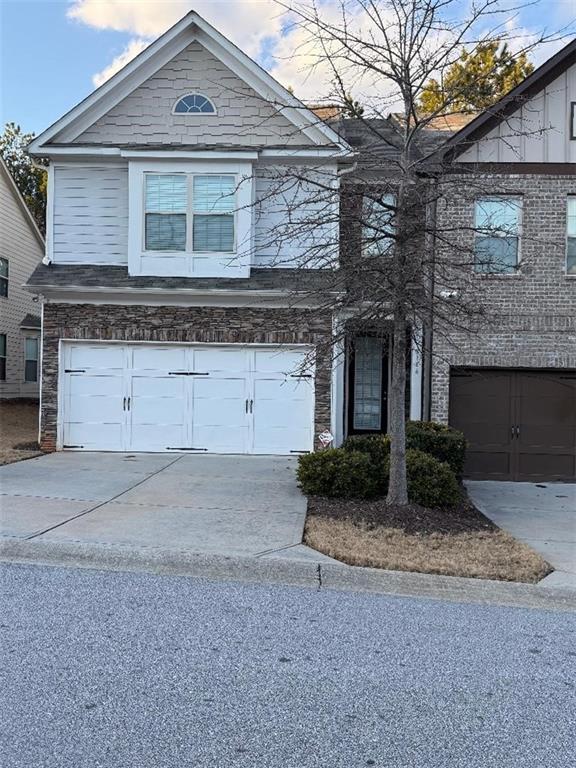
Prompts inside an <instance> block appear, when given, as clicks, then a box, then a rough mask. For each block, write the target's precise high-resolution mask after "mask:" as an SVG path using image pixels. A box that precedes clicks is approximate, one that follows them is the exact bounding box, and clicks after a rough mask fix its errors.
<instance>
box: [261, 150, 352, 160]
mask: <svg viewBox="0 0 576 768" xmlns="http://www.w3.org/2000/svg"><path fill="white" fill-rule="evenodd" d="M356 156H357V153H356V152H354V151H352V150H348V149H338V148H334V147H310V149H289V148H286V149H262V150H260V157H261V158H265V159H267V160H268V159H270V160H276V159H282V160H290V158H295V159H296V160H300V159H306V158H312V159H315V158H320V159H324V158H328V159H334V160H340V159H348V158H349V159H353V158H354V157H356Z"/></svg>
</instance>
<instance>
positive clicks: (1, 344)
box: [0, 333, 7, 381]
mask: <svg viewBox="0 0 576 768" xmlns="http://www.w3.org/2000/svg"><path fill="white" fill-rule="evenodd" d="M6 346H7V345H6V334H5V333H0V381H6Z"/></svg>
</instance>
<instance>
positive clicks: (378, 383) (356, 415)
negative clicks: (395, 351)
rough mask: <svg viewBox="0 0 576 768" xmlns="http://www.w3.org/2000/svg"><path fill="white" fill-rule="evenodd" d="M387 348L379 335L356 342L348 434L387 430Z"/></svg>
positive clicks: (350, 378) (350, 371) (352, 355)
mask: <svg viewBox="0 0 576 768" xmlns="http://www.w3.org/2000/svg"><path fill="white" fill-rule="evenodd" d="M387 395H388V345H387V343H386V341H385V340H383V339H381V338H378V337H376V336H364V337H359V338H356V339H354V346H353V348H352V350H351V353H350V356H349V364H348V434H350V435H357V434H368V433H371V432H386V430H387V428H388V397H387Z"/></svg>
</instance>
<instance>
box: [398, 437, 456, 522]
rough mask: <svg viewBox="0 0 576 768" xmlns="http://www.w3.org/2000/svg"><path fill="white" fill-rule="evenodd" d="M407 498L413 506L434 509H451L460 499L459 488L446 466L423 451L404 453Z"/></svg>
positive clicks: (412, 450) (452, 473) (454, 477)
mask: <svg viewBox="0 0 576 768" xmlns="http://www.w3.org/2000/svg"><path fill="white" fill-rule="evenodd" d="M406 474H407V476H408V498H409V499H410V501H412V502H414V504H420V505H421V506H422V507H429V508H431V509H435V508H438V507H453V506H455V505H456V504H457V503H458V502H459V501H460V498H461V495H460V487H459V485H458V481H457V480H456V476H455V475H454V472H452V470H451V469H450V467H449V466H448V464H446V463H445V462H442V461H438V459H435V458H434V456H430V454H428V453H424V452H423V451H416V450H414V449H413V448H411V449H409V450H407V451H406Z"/></svg>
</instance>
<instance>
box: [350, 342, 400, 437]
mask: <svg viewBox="0 0 576 768" xmlns="http://www.w3.org/2000/svg"><path fill="white" fill-rule="evenodd" d="M365 336H367V337H370V338H379V337H378V336H376V335H375V334H374V335H372V336H370V334H365ZM381 342H382V351H383V354H382V374H381V383H382V385H381V389H380V413H381V422H380V429H355V428H354V382H355V369H354V363H355V359H356V352H355V349H354V345H353V343H352V344H351V345H350V346H349V348H348V352H347V356H346V358H347V359H346V371H345V373H346V376H345V402H346V435H380V434H386V431H387V430H388V423H389V421H390V414H389V401H388V392H389V390H390V376H391V362H392V356H391V354H390V343H389V340H388V339H386V338H385V337H382V338H381ZM385 345H386V346H385Z"/></svg>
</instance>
